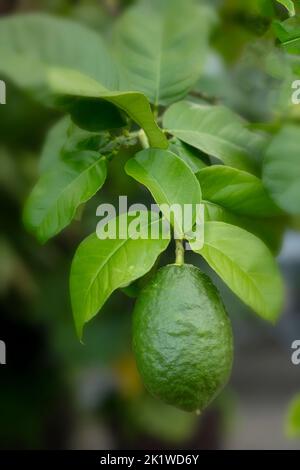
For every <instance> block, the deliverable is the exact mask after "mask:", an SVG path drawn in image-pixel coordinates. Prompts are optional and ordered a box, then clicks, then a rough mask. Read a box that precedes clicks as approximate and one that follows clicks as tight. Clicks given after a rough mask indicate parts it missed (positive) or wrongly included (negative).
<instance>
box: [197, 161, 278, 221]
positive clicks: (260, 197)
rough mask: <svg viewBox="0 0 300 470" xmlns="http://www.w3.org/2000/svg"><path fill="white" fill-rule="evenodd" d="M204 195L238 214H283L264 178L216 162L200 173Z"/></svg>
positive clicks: (268, 215) (263, 215) (262, 215)
mask: <svg viewBox="0 0 300 470" xmlns="http://www.w3.org/2000/svg"><path fill="white" fill-rule="evenodd" d="M196 176H197V178H198V180H199V182H200V186H201V189H202V197H203V199H205V200H207V201H210V202H213V203H215V204H218V205H220V206H222V207H224V208H225V209H228V210H229V211H231V212H232V213H234V214H237V215H243V216H248V217H256V218H259V217H272V216H278V215H280V214H281V210H280V209H278V207H277V206H276V205H275V204H274V202H273V201H272V200H271V198H270V197H269V195H268V193H267V192H266V190H265V188H264V186H263V184H262V181H261V180H260V179H259V178H257V177H256V176H254V175H251V174H250V173H247V172H245V171H241V170H237V169H236V168H230V167H227V166H221V165H214V166H211V167H208V168H204V169H202V170H200V171H199V172H198V173H196Z"/></svg>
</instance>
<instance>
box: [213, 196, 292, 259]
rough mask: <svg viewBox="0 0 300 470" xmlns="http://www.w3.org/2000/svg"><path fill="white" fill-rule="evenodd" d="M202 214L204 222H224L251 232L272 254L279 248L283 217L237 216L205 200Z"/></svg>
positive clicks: (282, 231) (281, 237)
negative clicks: (257, 217)
mask: <svg viewBox="0 0 300 470" xmlns="http://www.w3.org/2000/svg"><path fill="white" fill-rule="evenodd" d="M204 214H205V221H206V222H225V223H227V224H231V225H236V226H237V227H240V228H242V229H245V230H247V231H248V232H251V233H253V235H256V236H257V237H258V238H260V239H261V240H262V241H263V242H264V243H265V244H266V245H267V247H268V248H270V250H271V252H272V253H273V254H274V255H278V253H279V252H280V250H281V247H282V242H283V234H284V230H285V227H286V223H285V220H284V219H281V218H277V217H273V218H272V219H269V218H264V219H254V218H249V217H244V216H237V215H235V214H233V213H232V212H230V211H228V210H227V209H224V207H221V206H218V205H217V204H213V203H212V202H207V201H204Z"/></svg>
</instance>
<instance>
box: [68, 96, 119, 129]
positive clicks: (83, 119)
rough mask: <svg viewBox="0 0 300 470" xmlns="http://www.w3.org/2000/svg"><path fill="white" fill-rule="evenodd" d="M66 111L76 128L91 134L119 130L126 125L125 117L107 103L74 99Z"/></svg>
mask: <svg viewBox="0 0 300 470" xmlns="http://www.w3.org/2000/svg"><path fill="white" fill-rule="evenodd" d="M68 111H69V113H70V114H71V117H72V121H73V122H74V123H75V124H76V125H77V126H79V127H81V128H82V129H86V130H88V131H91V132H101V131H105V130H110V129H119V128H121V127H125V126H126V125H127V120H126V119H125V116H124V115H122V114H121V113H120V111H119V109H118V108H117V107H116V106H114V105H113V104H112V103H109V102H108V101H102V100H101V101H99V100H95V99H88V98H85V99H76V100H75V101H74V102H72V104H71V105H70V106H69V107H68Z"/></svg>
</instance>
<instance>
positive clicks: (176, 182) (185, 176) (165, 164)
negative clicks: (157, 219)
mask: <svg viewBox="0 0 300 470" xmlns="http://www.w3.org/2000/svg"><path fill="white" fill-rule="evenodd" d="M125 171H126V173H127V174H128V175H130V176H132V177H133V178H134V179H135V180H137V181H138V182H139V183H141V184H143V185H145V186H146V187H147V188H148V189H149V191H150V192H151V194H152V196H153V198H154V199H155V201H156V203H157V204H158V205H159V207H160V208H161V210H162V212H163V214H164V216H165V217H166V218H167V219H168V220H170V222H171V223H172V224H173V225H174V228H175V230H176V232H177V234H178V235H182V234H184V233H187V232H188V231H189V230H191V229H192V226H193V223H194V222H195V217H196V214H195V213H193V220H191V226H190V227H189V226H186V225H185V224H184V221H183V220H181V218H180V216H179V217H178V216H177V214H176V211H175V214H172V218H170V214H169V213H168V211H165V210H164V208H163V206H162V204H166V205H167V206H168V208H170V207H171V206H173V205H175V204H177V205H179V206H180V207H181V209H182V213H183V205H184V204H193V206H194V207H196V204H200V203H201V188H200V185H199V182H198V181H197V178H196V177H195V175H194V174H193V173H192V171H191V170H190V168H189V167H188V166H187V164H186V163H184V162H183V161H182V160H181V159H180V158H179V157H177V155H175V154H174V153H172V152H169V151H166V150H158V149H147V150H143V151H142V152H139V153H138V154H137V155H136V156H135V157H134V158H132V159H130V160H128V162H127V163H126V166H125ZM193 212H195V211H193Z"/></svg>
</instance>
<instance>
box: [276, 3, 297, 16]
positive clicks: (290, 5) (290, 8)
mask: <svg viewBox="0 0 300 470" xmlns="http://www.w3.org/2000/svg"><path fill="white" fill-rule="evenodd" d="M277 2H278V3H281V5H283V6H284V7H285V8H286V9H287V11H288V12H289V15H290V16H295V15H296V10H295V5H294V2H293V0H277Z"/></svg>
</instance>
